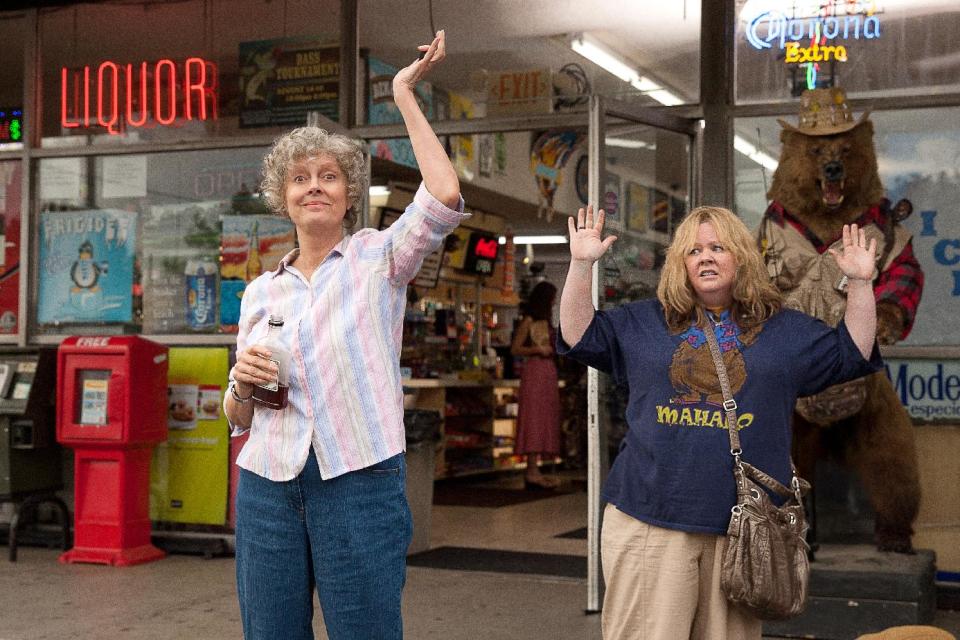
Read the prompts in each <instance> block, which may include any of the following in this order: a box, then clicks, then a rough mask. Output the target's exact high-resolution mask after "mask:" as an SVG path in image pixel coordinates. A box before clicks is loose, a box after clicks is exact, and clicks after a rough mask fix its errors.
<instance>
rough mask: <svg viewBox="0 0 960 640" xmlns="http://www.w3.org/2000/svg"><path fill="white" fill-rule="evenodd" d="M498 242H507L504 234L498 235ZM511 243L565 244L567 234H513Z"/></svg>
mask: <svg viewBox="0 0 960 640" xmlns="http://www.w3.org/2000/svg"><path fill="white" fill-rule="evenodd" d="M500 244H507V238H506V236H500ZM513 244H567V236H514V237H513Z"/></svg>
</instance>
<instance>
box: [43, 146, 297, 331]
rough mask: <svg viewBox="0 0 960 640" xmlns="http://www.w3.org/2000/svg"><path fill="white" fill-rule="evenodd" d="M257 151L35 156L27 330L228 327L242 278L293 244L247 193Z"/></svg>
mask: <svg viewBox="0 0 960 640" xmlns="http://www.w3.org/2000/svg"><path fill="white" fill-rule="evenodd" d="M264 151H265V150H264V149H261V148H248V149H232V150H223V151H202V152H185V153H158V154H150V155H120V156H97V157H85V158H47V159H43V160H40V161H39V165H38V172H37V201H38V203H39V213H38V220H37V233H36V247H37V252H36V255H37V259H36V260H37V268H36V270H35V273H36V281H35V286H34V287H33V291H35V296H36V298H35V304H34V306H33V308H34V309H35V312H34V313H35V317H34V321H35V325H36V329H37V332H38V333H53V334H64V333H89V332H96V333H114V332H116V333H124V332H125V333H130V332H141V333H145V334H191V333H199V334H216V333H233V332H235V331H236V330H237V321H238V318H239V310H240V295H241V294H242V292H243V289H244V287H245V286H246V284H247V283H248V282H249V281H250V280H252V279H253V278H255V277H257V276H258V275H260V274H261V273H263V272H264V271H266V270H269V269H271V268H273V267H275V266H276V264H277V262H278V260H279V259H280V258H281V257H283V255H285V254H286V253H287V252H288V251H290V250H291V249H292V248H293V246H294V232H293V226H292V224H291V223H290V222H289V220H287V219H283V218H279V217H277V216H274V215H272V214H270V213H269V212H268V211H267V210H266V207H265V206H264V205H263V203H262V201H261V200H260V199H259V197H257V196H255V195H253V194H252V192H253V191H255V190H256V187H257V183H258V176H259V170H260V161H261V158H262V157H263V154H264Z"/></svg>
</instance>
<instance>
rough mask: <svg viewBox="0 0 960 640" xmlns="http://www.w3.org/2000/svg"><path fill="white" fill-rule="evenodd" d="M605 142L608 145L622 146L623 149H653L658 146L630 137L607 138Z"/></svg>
mask: <svg viewBox="0 0 960 640" xmlns="http://www.w3.org/2000/svg"><path fill="white" fill-rule="evenodd" d="M604 144H606V145H607V146H608V147H620V148H622V149H651V150H654V149H656V148H657V145H656V144H653V143H652V142H646V141H644V140H631V139H630V138H613V137H611V138H605V139H604Z"/></svg>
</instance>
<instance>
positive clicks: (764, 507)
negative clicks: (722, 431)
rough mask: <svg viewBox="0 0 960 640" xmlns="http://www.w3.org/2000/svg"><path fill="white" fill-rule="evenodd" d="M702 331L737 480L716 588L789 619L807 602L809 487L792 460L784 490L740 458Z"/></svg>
mask: <svg viewBox="0 0 960 640" xmlns="http://www.w3.org/2000/svg"><path fill="white" fill-rule="evenodd" d="M704 333H705V334H706V336H707V344H708V345H709V346H710V354H711V355H712V356H713V361H714V364H715V365H716V367H717V376H718V377H719V378H720V390H721V391H722V392H723V408H724V410H725V411H726V414H727V433H729V435H730V454H731V455H732V456H733V477H734V480H735V481H736V483H737V503H736V504H735V505H734V506H733V508H732V509H731V515H730V524H729V526H728V527H727V539H726V544H725V545H724V549H723V557H722V564H721V568H720V590H721V591H723V593H724V595H725V596H726V597H727V600H729V601H730V602H732V603H733V604H735V605H737V606H738V607H740V608H742V609H745V610H746V611H748V612H749V613H751V614H752V615H754V616H756V617H757V618H760V619H761V620H783V619H786V618H792V617H793V616H796V615H798V614H799V613H801V612H802V611H803V609H804V607H805V606H806V603H807V583H808V582H809V579H810V564H809V561H808V559H807V551H808V550H809V547H808V546H807V542H806V539H805V538H806V533H807V522H806V517H805V514H804V511H803V500H802V495H803V493H805V492H806V491H808V490H809V489H810V485H809V483H807V481H806V480H803V479H801V478H800V477H799V476H797V470H796V468H795V467H794V466H793V462H792V461H791V463H790V467H791V469H793V478H792V479H791V481H790V484H791V487H790V488H787V487H785V486H784V485H783V484H781V483H780V482H778V481H777V480H776V479H774V478H772V477H771V476H769V475H767V474H766V473H764V472H763V471H760V470H759V469H757V468H756V467H754V466H752V465H750V464H748V463H746V462H744V461H743V460H741V456H742V455H743V450H742V449H741V448H740V436H739V434H738V433H737V403H736V401H734V399H733V396H732V394H731V393H730V382H729V379H728V378H727V368H726V366H725V365H724V363H723V358H722V356H721V354H720V345H719V344H718V342H717V337H716V335H714V332H713V328H712V327H708V328H706V329H704ZM767 490H769V491H770V492H772V493H774V494H776V495H777V496H779V497H781V498H784V499H785V501H784V502H783V504H781V505H779V506H777V505H776V504H774V502H773V500H771V498H770V494H769V493H768V492H767Z"/></svg>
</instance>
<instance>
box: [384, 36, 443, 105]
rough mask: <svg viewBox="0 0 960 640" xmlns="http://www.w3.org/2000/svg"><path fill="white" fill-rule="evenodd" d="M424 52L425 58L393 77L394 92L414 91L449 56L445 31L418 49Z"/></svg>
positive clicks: (415, 61)
mask: <svg viewBox="0 0 960 640" xmlns="http://www.w3.org/2000/svg"><path fill="white" fill-rule="evenodd" d="M417 49H418V50H419V51H422V52H423V57H422V58H418V59H417V60H414V61H413V62H411V63H410V64H409V65H407V66H406V67H404V68H403V69H400V71H398V72H397V75H395V76H393V92H394V93H397V90H401V91H402V90H405V89H408V90H410V91H413V90H414V89H415V88H416V86H417V83H418V82H420V80H422V79H423V77H424V76H426V75H427V72H429V71H430V69H432V68H433V66H434V65H436V64H437V63H438V62H440V61H441V60H443V59H444V57H446V55H447V46H446V34H444V32H443V29H441V30H440V31H437V35H436V37H434V39H433V42H431V43H430V44H422V45H420V46H419V47H417Z"/></svg>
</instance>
